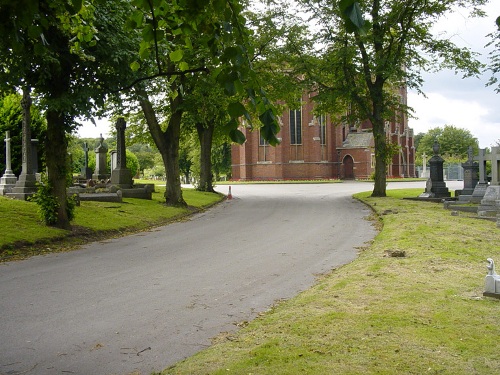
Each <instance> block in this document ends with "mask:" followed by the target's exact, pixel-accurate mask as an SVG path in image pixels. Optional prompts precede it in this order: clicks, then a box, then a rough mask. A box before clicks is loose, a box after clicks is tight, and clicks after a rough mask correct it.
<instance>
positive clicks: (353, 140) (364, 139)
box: [342, 132, 373, 148]
mask: <svg viewBox="0 0 500 375" xmlns="http://www.w3.org/2000/svg"><path fill="white" fill-rule="evenodd" d="M372 145H373V134H372V133H371V132H363V133H349V134H348V135H347V138H346V140H345V141H344V142H343V143H342V147H343V148H369V147H372Z"/></svg>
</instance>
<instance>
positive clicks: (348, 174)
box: [342, 155, 354, 180]
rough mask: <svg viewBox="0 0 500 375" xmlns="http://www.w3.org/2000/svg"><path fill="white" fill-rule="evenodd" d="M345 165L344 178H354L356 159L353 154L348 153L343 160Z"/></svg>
mask: <svg viewBox="0 0 500 375" xmlns="http://www.w3.org/2000/svg"><path fill="white" fill-rule="evenodd" d="M342 164H343V166H344V176H343V178H344V180H354V159H353V158H352V156H351V155H346V156H345V157H344V160H343V162H342Z"/></svg>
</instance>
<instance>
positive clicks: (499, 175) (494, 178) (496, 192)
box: [477, 147, 500, 216]
mask: <svg viewBox="0 0 500 375" xmlns="http://www.w3.org/2000/svg"><path fill="white" fill-rule="evenodd" d="M485 159H487V160H490V161H491V183H490V185H489V186H488V187H487V188H486V191H485V193H484V197H483V199H481V204H480V205H479V207H478V209H477V213H478V215H479V216H496V214H497V210H498V208H497V201H498V200H500V147H492V148H491V153H490V154H489V155H486V157H485Z"/></svg>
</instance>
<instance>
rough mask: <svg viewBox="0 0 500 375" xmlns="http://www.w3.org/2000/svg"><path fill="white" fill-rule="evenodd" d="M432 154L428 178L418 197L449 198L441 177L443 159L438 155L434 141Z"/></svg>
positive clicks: (437, 148)
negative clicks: (423, 189)
mask: <svg viewBox="0 0 500 375" xmlns="http://www.w3.org/2000/svg"><path fill="white" fill-rule="evenodd" d="M432 150H433V151H434V156H433V157H432V158H431V159H430V160H429V164H430V178H429V179H428V180H427V184H426V188H425V192H424V193H422V194H421V195H420V196H419V197H420V198H449V197H450V196H451V194H450V192H449V191H448V188H447V187H446V184H445V182H444V178H443V164H444V159H443V158H442V157H441V156H439V143H437V141H435V142H434V145H433V146H432Z"/></svg>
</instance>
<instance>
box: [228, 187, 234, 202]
mask: <svg viewBox="0 0 500 375" xmlns="http://www.w3.org/2000/svg"><path fill="white" fill-rule="evenodd" d="M227 199H233V195H232V194H231V186H229V193H228V194H227Z"/></svg>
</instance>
